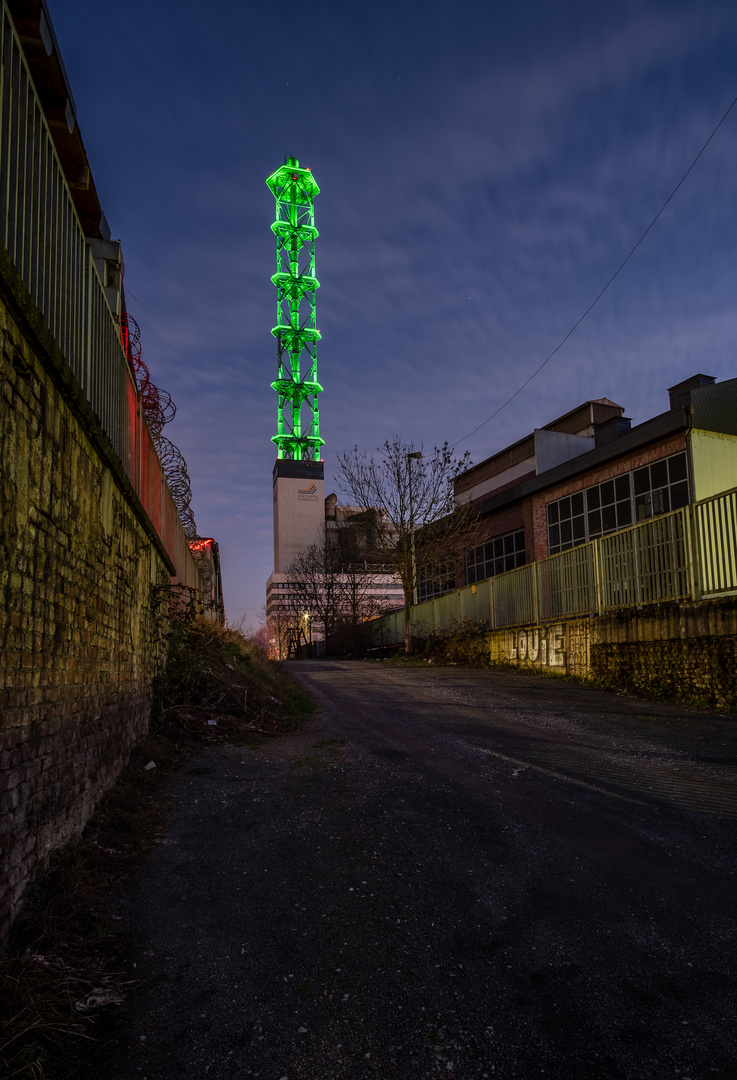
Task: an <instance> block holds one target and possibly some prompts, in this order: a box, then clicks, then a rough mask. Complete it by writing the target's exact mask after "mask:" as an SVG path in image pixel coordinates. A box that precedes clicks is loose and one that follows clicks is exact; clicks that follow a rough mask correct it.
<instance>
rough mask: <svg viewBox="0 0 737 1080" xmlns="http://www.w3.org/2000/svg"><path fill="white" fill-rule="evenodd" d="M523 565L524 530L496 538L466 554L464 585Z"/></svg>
mask: <svg viewBox="0 0 737 1080" xmlns="http://www.w3.org/2000/svg"><path fill="white" fill-rule="evenodd" d="M524 564H525V530H524V529H520V530H519V532H513V533H507V534H506V536H496V537H495V538H494V539H493V540H488V541H487V542H486V543H485V544H479V546H478V547H475V548H473V549H472V550H471V551H467V552H466V584H467V585H472V584H473V583H474V582H475V581H483V580H484V578H490V577H494V575H495V574H503V573H504V571H505V570H514V569H515V567H517V566H524Z"/></svg>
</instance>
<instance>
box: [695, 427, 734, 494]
mask: <svg viewBox="0 0 737 1080" xmlns="http://www.w3.org/2000/svg"><path fill="white" fill-rule="evenodd" d="M688 439H689V445H690V448H691V475H692V477H693V501H694V502H698V501H699V499H710V498H711V497H712V495H718V494H719V492H720V491H729V490H730V489H731V488H733V487H737V437H735V436H734V435H723V434H722V433H721V432H718V431H700V430H698V429H697V428H694V429H693V430H692V431H691V432H689V437H688Z"/></svg>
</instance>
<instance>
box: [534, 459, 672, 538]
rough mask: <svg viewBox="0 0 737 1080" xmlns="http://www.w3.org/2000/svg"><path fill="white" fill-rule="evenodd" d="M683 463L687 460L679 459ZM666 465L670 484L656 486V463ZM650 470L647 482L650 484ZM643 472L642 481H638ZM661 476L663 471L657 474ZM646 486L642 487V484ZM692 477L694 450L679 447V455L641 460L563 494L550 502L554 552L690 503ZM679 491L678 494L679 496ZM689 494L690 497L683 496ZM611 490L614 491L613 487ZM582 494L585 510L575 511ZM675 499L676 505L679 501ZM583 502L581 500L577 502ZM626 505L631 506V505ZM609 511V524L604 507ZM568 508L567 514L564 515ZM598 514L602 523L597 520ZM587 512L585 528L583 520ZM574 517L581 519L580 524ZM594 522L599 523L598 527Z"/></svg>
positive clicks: (547, 514)
mask: <svg viewBox="0 0 737 1080" xmlns="http://www.w3.org/2000/svg"><path fill="white" fill-rule="evenodd" d="M681 461H682V462H683V464H682V465H680V464H677V463H679V462H681ZM656 466H661V467H662V466H664V467H665V470H666V482H665V484H663V483H659V484H658V486H657V487H653V472H652V470H653V467H656ZM645 474H646V475H647V483H646V484H645V482H644V481H645ZM636 477H639V481H637V480H636ZM656 479H657V476H656ZM624 480H626V481H627V485H628V492H629V494H628V496H626V497H624V495H623V491H622V488H623V481H624ZM638 483H639V486H640V488H641V490H640V491H638V490H637V485H638ZM609 485H611V494H612V496H613V498H611V499H610V498H607V500H606V501H604V498H603V497H604V494H605V490H604V489H608V488H609ZM691 491H692V484H691V477H690V469H689V461H688V454H687V452H686V450H678V451H677V452H676V453H675V454H667V455H666V456H665V457H662V458H656V459H655V460H654V461H648V462H646V463H645V464H644V465H639V466H638V467H637V468H636V469H629V470H628V471H627V472H623V473H618V474H617V475H616V476H612V477H608V478H607V479H606V480H601V481H599V483H598V484H590V485H589V486H588V487H584V488H579V490H578V491H574V492H569V494H568V495H562V496H561V497H560V499H553V500H552V501H551V502H549V503H546V504H545V521H546V531H547V542H548V555H558V554H559V553H560V552H561V551H569V550H570V549H571V548H573V547H578V546H579V545H580V544H586V543H588V542H589V541H591V540H598V539H599V538H600V537H602V536H608V535H609V534H610V533H613V532H619V531H620V530H622V529H627V528H629V527H630V526H632V525H637V524H639V523H640V522H642V521H649V520H650V519H651V518H654V517H659V516H660V515H661V514H668V513H670V511H671V510H674V509H675V510H677V509H680V507H682V506H688V504H689V503H690V502H691ZM674 493H676V494H675V498H674ZM684 494H685V502H684V501H682V500H683V496H684ZM606 495H607V496H608V495H609V492H608V490H607V491H606ZM654 495H657V496H658V500H657V501H659V503H660V507H659V508H658V509H656V510H653V504H654V502H655V501H656V500H655V499H654V498H653V496H654ZM576 496H581V498H582V501H583V514H582V515H581V514H575V515H574V514H572V513H571V511H572V509H573V501H572V500H573V499H574V497H576ZM674 502H675V503H676V505H675V506H674V505H673V504H674ZM577 505H578V504H577ZM642 506H644V507H646V508H647V510H646V512H645V513H639V509H640V507H642ZM625 508H626V509H625ZM605 510H606V511H611V512H613V516H612V513H609V514H608V525H605V520H604V511H605ZM564 512H565V516H562V515H563V513H564ZM596 515H598V524H597V523H596ZM581 516H582V517H583V530H581V526H580V523H579V522H580V519H581ZM574 522H576V523H577V524H576V525H575V526H574ZM564 523H565V524H566V526H567V528H566V530H565V539H564V537H563V535H562V534H563V529H562V526H563V524H564ZM592 523H593V528H592Z"/></svg>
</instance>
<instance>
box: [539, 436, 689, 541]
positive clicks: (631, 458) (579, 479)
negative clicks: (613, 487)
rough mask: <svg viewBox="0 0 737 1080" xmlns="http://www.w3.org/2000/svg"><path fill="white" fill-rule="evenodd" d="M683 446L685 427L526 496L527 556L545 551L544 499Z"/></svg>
mask: <svg viewBox="0 0 737 1080" xmlns="http://www.w3.org/2000/svg"><path fill="white" fill-rule="evenodd" d="M685 449H686V433H685V431H682V432H678V434H676V435H672V436H671V437H670V438H668V439H663V440H661V441H660V442H659V443H655V444H653V445H652V446H646V447H644V448H643V449H642V450H639V451H638V452H637V453H634V454H629V455H627V456H626V457H622V458H619V459H618V460H617V461H611V462H607V464H606V465H602V466H600V467H598V468H595V469H589V470H588V471H587V472H584V473H579V475H578V476H574V477H571V479H570V480H564V481H562V482H561V483H560V484H556V485H555V486H554V487H550V488H546V489H545V491H541V492H540V493H539V494H537V495H533V496H532V498H531V500H530V502H531V503H532V510H531V519H532V521H531V523H532V543H530V542H529V541H528V556H527V557H528V560H530V561H532V560H534V559H544V558H545V556H546V555H547V554H548V518H547V511H546V509H545V508H546V506H547V504H548V503H551V502H555V500H556V499H562V498H564V497H565V496H566V495H572V494H573V492H575V491H583V489H584V488H586V487H590V486H591V485H592V484H601V483H603V482H604V481H605V480H611V479H612V478H613V477H615V476H621V475H622V473H627V472H631V471H632V470H633V469H639V468H640V467H641V466H642V465H649V464H650V462H652V461H658V460H659V459H660V458H664V457H668V455H669V454H677V453H678V452H679V451H680V450H685ZM530 549H531V550H530Z"/></svg>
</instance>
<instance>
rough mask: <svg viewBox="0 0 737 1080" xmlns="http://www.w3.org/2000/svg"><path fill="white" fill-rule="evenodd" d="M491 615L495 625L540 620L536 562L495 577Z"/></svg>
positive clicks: (511, 624)
mask: <svg viewBox="0 0 737 1080" xmlns="http://www.w3.org/2000/svg"><path fill="white" fill-rule="evenodd" d="M491 615H492V625H493V626H514V625H516V624H519V623H535V622H538V618H537V588H536V581H535V564H534V563H528V565H527V566H520V567H519V568H518V569H517V570H510V571H508V572H507V573H506V574H500V575H499V576H498V577H496V578H493V584H492V588H491Z"/></svg>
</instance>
